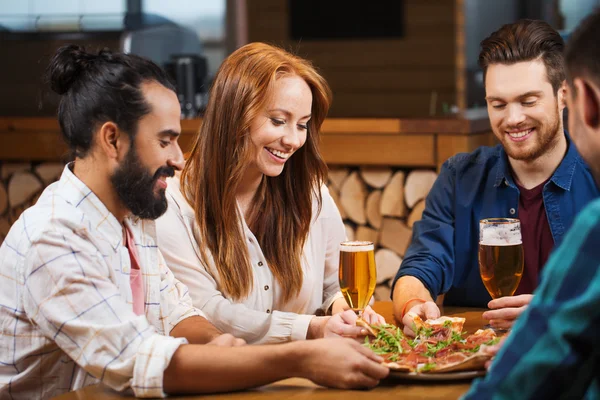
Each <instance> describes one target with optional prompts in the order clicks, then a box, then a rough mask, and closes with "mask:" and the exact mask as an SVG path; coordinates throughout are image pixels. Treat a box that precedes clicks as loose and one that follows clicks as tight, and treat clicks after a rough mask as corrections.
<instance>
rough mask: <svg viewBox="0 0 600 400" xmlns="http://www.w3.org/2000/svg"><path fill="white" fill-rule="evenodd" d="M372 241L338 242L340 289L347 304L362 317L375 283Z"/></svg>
mask: <svg viewBox="0 0 600 400" xmlns="http://www.w3.org/2000/svg"><path fill="white" fill-rule="evenodd" d="M374 247H375V246H374V245H373V242H367V241H346V242H342V243H341V244H340V270H339V277H340V289H341V291H342V294H343V295H344V298H345V299H346V302H347V303H348V306H350V308H351V309H352V310H354V312H356V313H357V314H358V317H359V318H361V317H362V311H363V310H364V309H365V307H366V306H367V305H368V304H369V300H371V296H373V292H375V285H376V284H377V269H376V267H375V254H374Z"/></svg>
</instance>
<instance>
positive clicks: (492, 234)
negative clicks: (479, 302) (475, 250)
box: [479, 218, 524, 299]
mask: <svg viewBox="0 0 600 400" xmlns="http://www.w3.org/2000/svg"><path fill="white" fill-rule="evenodd" d="M523 263H524V258H523V242H522V240H521V223H520V221H519V220H518V219H513V218H489V219H482V220H481V221H479V273H480V275H481V279H482V281H483V284H484V286H485V288H486V289H487V291H488V292H489V294H490V296H492V299H497V298H499V297H504V296H512V295H513V294H514V293H515V291H516V290H517V287H518V286H519V282H521V276H522V275H523Z"/></svg>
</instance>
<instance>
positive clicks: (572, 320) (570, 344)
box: [464, 200, 600, 400]
mask: <svg viewBox="0 0 600 400" xmlns="http://www.w3.org/2000/svg"><path fill="white" fill-rule="evenodd" d="M599 243H600V200H595V201H594V202H592V203H591V204H590V205H588V206H587V207H586V208H585V209H584V210H583V211H582V212H581V214H580V215H579V216H578V217H577V218H576V220H575V223H574V224H573V226H572V228H571V230H570V231H569V232H568V233H567V235H566V237H565V239H564V241H563V243H562V244H561V245H560V247H559V248H558V249H557V250H556V251H555V252H554V253H553V254H552V255H551V256H550V260H549V261H548V264H547V265H546V267H545V269H544V272H543V273H542V274H543V275H542V283H541V284H540V287H539V288H538V290H537V291H536V292H535V296H534V299H533V300H532V302H531V304H530V305H529V307H528V308H527V310H526V311H525V312H524V313H523V315H522V316H521V317H520V318H519V319H518V320H517V322H516V323H515V326H514V328H513V329H512V332H511V333H510V335H509V337H508V339H507V340H506V342H505V343H504V345H503V346H502V349H501V350H500V352H499V353H498V356H497V357H496V360H495V361H494V363H493V365H492V368H491V370H490V373H489V374H488V375H487V376H486V377H485V379H483V380H479V381H477V382H475V384H474V385H473V387H472V388H471V390H470V391H469V393H468V394H467V395H466V397H464V399H478V400H479V399H581V398H584V397H585V398H588V399H598V398H600V373H599V371H598V368H599V367H600V336H599V333H600V246H598V244H599Z"/></svg>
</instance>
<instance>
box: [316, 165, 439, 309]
mask: <svg viewBox="0 0 600 400" xmlns="http://www.w3.org/2000/svg"><path fill="white" fill-rule="evenodd" d="M436 178H437V174H436V173H435V172H434V171H433V170H425V169H414V170H403V169H392V168H387V167H330V171H329V185H328V186H329V193H330V194H331V196H332V197H333V199H334V201H335V202H336V204H337V206H338V209H339V210H340V213H341V215H342V218H343V220H344V224H345V226H346V235H347V236H348V239H350V240H368V241H371V242H373V243H374V244H375V263H376V264H377V287H376V289H375V296H374V297H375V299H376V300H389V298H390V290H391V289H390V286H391V283H392V280H393V278H394V276H395V275H396V272H397V271H398V267H400V263H401V262H402V258H403V257H404V254H405V252H406V249H407V247H408V245H409V244H410V240H411V237H412V227H413V224H414V223H415V221H418V220H420V219H421V215H422V213H423V209H424V208H425V197H426V196H427V194H428V193H429V190H430V189H431V187H432V186H433V183H434V181H435V179H436Z"/></svg>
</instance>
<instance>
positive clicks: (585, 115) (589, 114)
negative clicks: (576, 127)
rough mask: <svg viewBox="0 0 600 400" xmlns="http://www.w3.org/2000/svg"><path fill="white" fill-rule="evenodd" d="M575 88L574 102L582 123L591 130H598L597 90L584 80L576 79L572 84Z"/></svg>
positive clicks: (599, 101) (599, 100)
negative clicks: (575, 96)
mask: <svg viewBox="0 0 600 400" xmlns="http://www.w3.org/2000/svg"><path fill="white" fill-rule="evenodd" d="M573 83H574V85H575V87H576V88H577V98H576V99H575V102H576V103H577V106H578V107H579V109H580V113H581V118H582V120H583V122H584V123H585V124H586V125H587V126H589V127H590V128H591V129H595V130H597V129H599V128H600V93H599V91H598V89H597V88H596V87H595V86H593V85H592V84H590V82H588V81H587V80H585V79H582V78H576V79H575V81H574V82H573Z"/></svg>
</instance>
